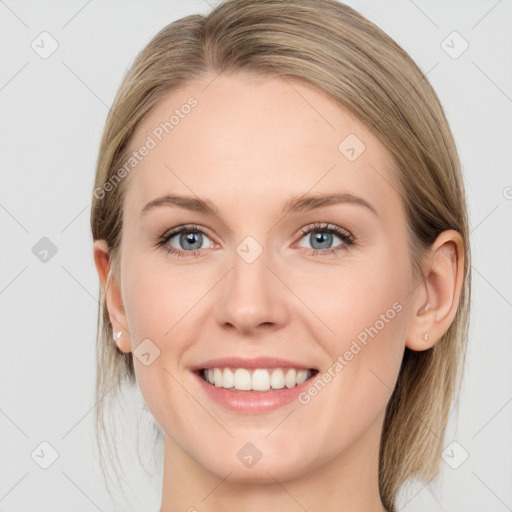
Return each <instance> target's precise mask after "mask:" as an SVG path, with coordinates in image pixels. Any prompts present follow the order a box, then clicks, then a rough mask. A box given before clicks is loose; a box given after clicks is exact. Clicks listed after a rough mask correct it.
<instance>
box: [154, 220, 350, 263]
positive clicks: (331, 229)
mask: <svg viewBox="0 0 512 512" xmlns="http://www.w3.org/2000/svg"><path fill="white" fill-rule="evenodd" d="M315 231H319V232H326V233H331V234H335V235H337V236H338V237H339V238H341V240H342V241H343V244H342V245H340V246H337V247H334V248H333V249H324V250H322V249H308V248H302V249H303V250H305V251H308V254H311V255H312V256H316V255H317V254H320V255H322V256H325V255H327V254H334V253H336V252H338V251H344V250H347V249H348V248H349V247H351V246H353V245H355V238H354V236H353V235H351V234H350V233H349V232H348V231H345V230H343V229H341V228H339V227H338V226H335V225H332V224H319V223H315V224H313V225H312V226H306V227H305V228H303V229H302V230H301V231H300V238H301V239H302V237H304V235H307V234H308V233H311V232H315ZM193 232H198V233H201V234H203V235H206V236H208V237H209V235H208V233H206V232H205V231H204V230H202V229H201V228H199V227H198V226H196V225H195V224H192V225H185V226H180V227H179V228H176V229H174V230H172V231H170V232H168V233H165V234H164V235H162V236H160V237H158V239H157V241H156V245H157V246H158V247H161V248H162V249H163V250H164V251H166V252H167V254H174V255H176V256H178V257H180V258H181V257H188V256H191V257H196V258H197V257H200V256H202V249H198V250H195V251H181V250H178V249H174V247H170V246H169V245H167V242H169V240H170V239H171V238H173V237H175V236H176V235H179V234H181V233H193ZM310 251H311V252H310Z"/></svg>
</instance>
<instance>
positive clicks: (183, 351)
mask: <svg viewBox="0 0 512 512" xmlns="http://www.w3.org/2000/svg"><path fill="white" fill-rule="evenodd" d="M213 78H214V77H213V76H211V77H210V78H209V79H208V80H205V81H197V82H193V83H190V84H189V85H187V86H186V87H185V88H183V89H181V90H180V91H178V92H173V93H172V94H170V95H168V96H167V97H166V99H165V100H164V101H162V102H161V103H160V104H159V105H158V106H157V107H156V108H155V109H154V110H152V111H151V112H150V113H149V114H148V115H147V116H146V117H145V119H144V121H143V123H142V124H141V126H139V128H138V130H137V133H136V136H135V138H134V140H133V141H132V148H133V149H134V150H137V155H135V156H134V158H136V161H135V160H133V161H132V162H131V163H129V165H130V166H131V170H130V172H129V175H128V177H127V178H124V179H127V180H129V181H128V183H127V185H128V187H127V192H126V197H125V204H124V212H123V215H124V217H123V233H122V244H121V254H122V256H121V279H120V283H119V284H120V289H121V294H122V303H123V305H124V314H125V315H126V316H124V317H123V318H122V319H119V320H120V321H121V322H124V325H125V326H126V327H127V328H128V329H129V333H125V335H124V336H123V337H122V338H121V339H120V340H119V342H118V343H119V344H120V346H121V347H122V348H123V349H124V350H132V351H134V356H135V357H134V364H135V372H136V376H137V381H138V385H139V386H140V389H141V391H142V394H143V396H144V399H145V400H146V402H147V405H148V408H149V410H150V411H151V413H152V414H153V416H154V417H155V419H156V421H157V422H158V424H159V425H160V426H161V428H162V429H163V431H164V433H165V436H166V446H167V447H168V449H170V450H172V451H173V452H174V453H175V454H178V453H179V454H181V456H184V457H188V458H189V460H190V461H191V462H193V464H194V465H195V466H196V467H201V468H205V469H207V470H208V471H210V472H212V473H214V474H215V475H216V476H219V477H222V478H224V477H225V476H226V475H227V474H228V473H229V474H230V479H231V480H235V481H260V482H267V481H273V480H272V479H273V478H276V479H278V480H283V479H286V478H291V477H293V476H298V475H300V474H303V473H305V472H306V471H310V470H312V469H313V468H315V467H319V466H320V465H323V464H326V463H328V462H334V461H335V460H338V461H339V462H341V461H346V462H347V464H356V461H361V462H360V463H361V464H364V465H367V464H368V458H369V457H370V458H372V461H373V462H375V463H376V460H377V459H376V453H377V451H378V443H379V439H380V432H381V427H382V421H383V418H384V412H385V408H386V404H387V402H388V400H389V398H390V396H391V392H392V389H393V387H394V384H395V382H396V378H397V375H398V371H399V368H400V363H401V359H402V355H403V351H404V347H405V343H406V338H407V327H408V321H409V319H410V316H411V314H412V313H413V312H412V311H411V308H410V307H409V306H408V304H409V301H410V297H408V294H409V293H410V292H411V291H412V290H413V289H414V288H415V286H416V284H417V283H414V282H413V278H412V273H411V262H410V259H409V253H408V249H407V231H406V217H405V213H404V210H403V206H402V201H401V198H400V196H399V195H398V193H397V192H396V189H395V188H394V186H393V183H394V181H393V177H392V175H391V173H390V165H391V157H390V155H389V154H388V152H387V151H386V150H385V148H384V147H383V146H382V145H381V144H380V143H379V141H378V140H377V138H376V137H375V136H373V135H372V134H371V133H370V132H369V131H368V130H367V129H366V128H365V127H364V126H363V125H362V124H361V123H360V122H358V120H357V119H356V118H354V117H353V116H351V115H350V114H349V113H348V112H347V111H346V110H344V109H343V108H342V107H340V106H339V105H337V104H336V103H335V102H333V101H332V100H331V99H329V98H328V97H327V96H326V95H324V94H323V93H322V92H320V91H318V90H316V89H314V88H312V87H310V86H307V85H304V84H301V83H299V82H298V81H290V80H287V81H285V80H283V79H279V78H268V77H265V78H263V77H258V78H255V77H250V76H248V75H245V74H242V73H237V74H232V75H225V74H222V75H220V76H218V77H217V78H215V80H213ZM166 123H167V124H166ZM143 147H146V149H145V150H144V149H141V148H143ZM127 168H128V167H127ZM107 193H108V192H107ZM167 195H169V196H178V197H182V198H187V199H188V202H185V201H184V200H183V199H180V200H173V199H171V198H168V199H167V200H161V201H159V202H158V204H156V203H153V206H147V205H149V204H150V203H152V202H154V201H155V200H160V199H162V198H165V196H167ZM333 195H336V196H339V197H338V199H340V201H324V200H321V199H320V198H322V197H327V196H333ZM310 197H313V198H315V199H306V198H310ZM354 198H357V199H354ZM201 201H204V202H206V203H207V205H208V206H210V208H211V210H212V211H211V212H209V211H207V209H206V208H204V207H200V205H202V204H203V203H201ZM365 203H367V204H365ZM293 205H295V207H293ZM182 226H185V227H186V228H187V229H188V231H185V232H184V233H182V234H180V233H177V234H171V235H170V236H169V237H167V239H166V238H165V237H166V235H168V234H169V233H170V232H171V231H172V230H174V229H176V228H179V227H182ZM326 228H330V229H326ZM333 230H339V232H338V233H337V232H336V231H333ZM159 241H160V242H161V244H160V245H158V242H159ZM169 250H171V251H173V252H169ZM127 334H129V336H128V335H127ZM123 340H124V341H123ZM123 343H124V345H123ZM141 343H142V344H141ZM139 344H141V345H140V346H139ZM219 358H240V361H233V360H231V361H223V362H222V361H221V362H214V361H213V360H214V359H219ZM255 358H280V359H282V360H283V361H279V362H278V361H272V360H267V361H265V360H261V361H254V360H255ZM212 366H213V367H220V368H222V370H217V371H213V374H214V378H217V383H218V384H219V383H221V381H220V380H219V379H218V376H219V375H220V374H221V372H222V376H223V378H225V379H226V380H223V381H222V383H221V385H217V386H216V385H215V384H213V385H212V384H209V383H206V382H205V381H203V380H202V378H201V377H200V376H199V375H198V372H197V371H196V370H197V369H201V368H206V367H212ZM224 368H231V371H232V374H233V375H232V377H233V379H235V376H236V382H237V386H238V387H244V385H253V384H254V385H255V386H258V385H261V386H262V387H263V388H265V387H267V386H268V382H269V380H268V379H269V378H270V382H273V384H274V385H275V386H276V387H279V386H280V385H282V379H281V376H280V374H279V372H278V371H276V375H275V376H274V377H272V375H273V373H274V369H275V368H282V369H283V370H284V371H283V377H284V378H285V381H286V376H287V374H288V379H289V380H288V384H290V385H291V386H292V387H291V388H288V385H287V383H286V382H285V385H284V388H283V389H282V390H275V389H270V390H268V391H259V392H258V391H254V390H253V391H250V390H245V391H243V390H242V391H240V390H239V391H235V390H233V389H231V390H229V389H228V388H227V387H226V388H223V387H222V386H224V385H226V386H229V385H231V384H232V382H233V379H231V380H230V374H229V372H225V370H223V369H224ZM237 368H240V369H241V371H235V370H236V369H237ZM290 368H296V369H301V368H302V369H312V370H316V371H317V373H316V374H314V375H313V376H312V377H311V378H310V379H309V380H307V381H306V382H304V383H302V384H301V385H300V387H296V388H294V387H293V383H294V381H293V371H292V372H290V371H289V370H290ZM255 369H260V370H261V369H267V371H263V372H262V371H259V372H257V377H254V370H255ZM267 372H268V373H267ZM302 373H303V372H301V374H302ZM313 373H314V372H313ZM272 379H273V380H272ZM280 381H281V382H280ZM258 383H259V384H258ZM363 455H365V457H363Z"/></svg>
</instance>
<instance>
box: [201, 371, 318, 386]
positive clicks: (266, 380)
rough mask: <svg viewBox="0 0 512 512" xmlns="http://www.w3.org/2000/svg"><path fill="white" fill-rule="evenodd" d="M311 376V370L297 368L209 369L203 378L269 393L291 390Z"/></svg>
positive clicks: (215, 382)
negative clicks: (276, 390)
mask: <svg viewBox="0 0 512 512" xmlns="http://www.w3.org/2000/svg"><path fill="white" fill-rule="evenodd" d="M251 372H252V374H251ZM310 376H311V370H304V369H299V370H296V369H295V368H272V369H266V368H258V369H255V370H248V369H246V368H209V369H208V370H205V371H203V377H204V378H205V380H206V381H207V382H209V383H210V384H213V385H214V386H216V387H219V388H220V387H223V388H226V389H238V390H240V391H250V390H253V391H268V390H269V389H283V388H284V387H285V386H286V387H287V388H288V389H289V388H293V387H294V386H298V385H300V384H302V383H303V382H304V381H306V379H308V378H309V377H310Z"/></svg>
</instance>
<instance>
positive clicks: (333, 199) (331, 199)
mask: <svg viewBox="0 0 512 512" xmlns="http://www.w3.org/2000/svg"><path fill="white" fill-rule="evenodd" d="M343 203H348V204H355V205H359V206H363V207H365V208H367V209H369V210H370V211H372V212H373V213H374V214H375V215H377V216H378V215H379V214H378V212H377V210H376V209H375V208H374V207H373V206H372V205H371V204H370V203H368V201H366V200H365V199H363V198H362V197H359V196H356V195H354V194H352V193H350V192H344V193H341V194H327V195H309V196H307V195H306V196H300V197H293V198H292V199H290V200H289V201H287V202H286V203H285V205H284V207H283V210H282V213H283V214H284V215H286V214H289V213H298V212H305V211H310V210H315V209H317V208H321V207H323V206H330V205H333V204H343ZM158 206H171V207H172V206H177V207H179V208H184V209H187V210H192V211H196V212H200V213H205V214H210V215H215V216H217V217H218V216H219V212H218V210H217V208H215V206H214V205H213V203H212V202H211V201H209V200H205V199H199V198H196V197H189V196H177V195H171V194H167V195H165V196H163V197H159V198H157V199H154V200H153V201H150V202H149V203H148V204H146V206H144V208H143V209H142V212H141V216H144V215H146V214H147V213H148V212H149V211H150V210H152V209H153V208H156V207H158Z"/></svg>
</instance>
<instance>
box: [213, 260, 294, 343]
mask: <svg viewBox="0 0 512 512" xmlns="http://www.w3.org/2000/svg"><path fill="white" fill-rule="evenodd" d="M241 254H243V253H241ZM232 261H233V268H232V269H231V271H230V272H229V273H228V275H227V276H226V277H225V278H224V279H223V283H222V286H221V287H220V289H219V294H220V297H219V300H218V302H217V305H216V315H215V316H216V320H217V322H218V324H219V325H220V326H221V327H222V328H223V329H231V330H233V331H238V333H239V334H240V335H244V336H257V335H258V333H259V332H266V333H268V332H269V331H270V330H277V329H280V328H281V327H282V326H283V325H285V323H286V322H287V319H288V310H287V307H286V294H285V286H284V285H283V283H282V282H281V281H280V279H278V278H277V277H276V274H281V273H282V272H279V270H276V268H275V267H276V265H274V264H272V262H271V261H270V258H268V257H267V253H266V252H265V251H263V252H262V254H260V255H259V256H258V257H257V258H256V259H255V260H254V261H252V262H250V260H247V259H244V257H243V256H240V255H239V254H238V253H235V255H234V257H233V260H232ZM271 264H272V269H270V268H269V267H268V266H269V265H271Z"/></svg>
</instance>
